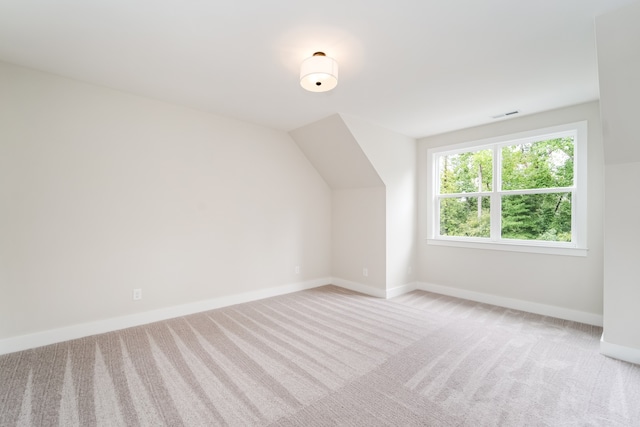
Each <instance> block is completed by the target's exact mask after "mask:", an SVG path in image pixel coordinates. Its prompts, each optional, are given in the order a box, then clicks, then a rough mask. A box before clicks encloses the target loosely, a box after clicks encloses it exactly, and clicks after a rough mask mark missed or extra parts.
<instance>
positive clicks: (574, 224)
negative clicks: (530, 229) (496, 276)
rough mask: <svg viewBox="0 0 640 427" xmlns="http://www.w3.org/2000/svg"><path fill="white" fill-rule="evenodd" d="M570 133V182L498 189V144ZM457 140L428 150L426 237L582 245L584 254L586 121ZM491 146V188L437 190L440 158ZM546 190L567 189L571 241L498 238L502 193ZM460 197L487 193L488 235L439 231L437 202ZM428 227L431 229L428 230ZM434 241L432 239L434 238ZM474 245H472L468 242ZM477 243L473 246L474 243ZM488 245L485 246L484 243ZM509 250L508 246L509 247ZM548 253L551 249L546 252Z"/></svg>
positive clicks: (521, 244) (533, 192)
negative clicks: (459, 191)
mask: <svg viewBox="0 0 640 427" xmlns="http://www.w3.org/2000/svg"><path fill="white" fill-rule="evenodd" d="M564 137H573V143H574V146H573V149H574V152H573V163H574V164H573V185H572V186H567V187H548V188H535V189H519V190H499V189H500V188H501V187H502V176H501V173H502V148H503V147H506V146H514V145H521V144H525V143H535V142H540V141H546V140H549V139H556V138H564ZM484 142H485V143H482V141H479V142H471V143H464V144H458V145H456V146H453V147H441V148H435V149H430V150H428V153H429V168H430V169H431V171H432V172H431V174H432V175H431V176H432V177H433V181H432V186H430V187H429V189H430V190H428V193H431V198H430V199H429V200H430V206H428V217H430V218H431V219H430V220H429V221H428V226H427V229H428V233H429V234H428V236H429V237H428V241H429V242H431V241H433V240H434V239H435V240H441V241H460V242H467V241H468V242H474V241H475V242H489V243H498V244H506V245H518V246H531V247H537V246H544V247H558V248H579V249H585V251H584V253H583V254H584V255H586V244H585V243H586V237H585V234H586V213H581V212H580V211H579V209H580V210H584V209H586V188H585V186H584V185H585V183H584V182H581V180H583V179H586V169H585V168H586V122H580V123H572V124H567V125H561V126H556V127H554V128H547V129H546V130H541V131H531V132H523V133H522V134H518V135H515V136H505V137H499V138H493V139H491V140H485V141H484ZM486 149H491V150H493V157H492V165H493V179H492V183H491V184H492V191H477V192H466V193H445V194H441V193H440V179H441V176H440V159H441V158H442V157H443V156H445V155H447V156H451V155H455V154H462V153H469V152H472V153H473V152H477V151H481V150H486ZM548 193H569V195H570V197H571V242H558V241H552V240H517V239H510V238H502V224H501V222H502V197H503V196H509V195H529V194H548ZM461 197H489V198H490V206H491V208H490V215H491V233H490V237H489V238H486V237H465V236H447V235H442V234H441V230H440V224H441V223H440V204H441V200H443V199H447V198H461ZM429 230H431V231H429ZM434 243H436V242H434ZM472 247H474V246H472ZM476 247H477V246H476ZM487 247H488V246H487ZM510 250H511V249H510ZM534 252H536V251H534ZM550 253H552V252H550Z"/></svg>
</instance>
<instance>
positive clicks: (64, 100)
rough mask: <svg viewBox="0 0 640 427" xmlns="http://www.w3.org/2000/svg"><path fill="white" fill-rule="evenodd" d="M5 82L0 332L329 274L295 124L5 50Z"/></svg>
mask: <svg viewBox="0 0 640 427" xmlns="http://www.w3.org/2000/svg"><path fill="white" fill-rule="evenodd" d="M0 94H1V96H0V339H2V338H6V337H12V336H17V335H21V334H28V333H32V332H37V331H42V330H47V329H53V328H61V327H65V326H68V325H74V324H78V323H83V322H89V321H94V320H99V319H106V318H111V317H115V316H123V315H128V314H132V313H139V312H143V311H146V310H152V309H157V308H162V307H169V306H173V305H178V304H185V303H189V302H194V301H201V300H205V299H209V298H215V297H219V296H225V295H232V294H237V293H240V292H247V291H254V290H260V289H265V288H269V287H273V286H279V285H285V284H291V283H296V282H302V281H305V280H310V279H315V278H322V277H328V276H330V263H331V259H330V250H331V248H330V245H331V243H330V235H331V191H330V189H329V187H328V186H327V184H326V183H325V182H324V180H323V179H322V178H321V177H320V176H319V175H318V173H317V172H316V170H315V169H314V168H313V167H312V166H311V164H310V163H309V161H308V160H307V159H306V158H305V156H304V155H303V154H302V152H301V151H300V149H299V148H298V147H297V146H296V144H295V143H294V142H293V141H292V140H291V138H290V137H289V136H288V135H287V134H285V133H283V132H279V131H274V130H270V129H266V128H263V127H259V126H255V125H251V124H247V123H242V122H239V121H234V120H229V119H224V118H221V117H218V116H214V115H211V114H206V113H202V112H198V111H194V110H190V109H187V108H182V107H178V106H174V105H170V104H165V103H162V102H157V101H154V100H150V99H144V98H140V97H136V96H132V95H128V94H125V93H121V92H117V91H113V90H109V89H105V88H101V87H96V86H92V85H87V84H83V83H80V82H76V81H72V80H67V79H63V78H60V77H56V76H53V75H49V74H45V73H40V72H35V71H30V70H26V69H23V68H19V67H15V66H12V65H8V64H1V63H0ZM296 265H298V266H301V273H300V274H298V275H296V274H294V267H295V266H296ZM133 288H141V289H142V292H143V299H142V300H141V301H138V302H133V301H132V298H131V292H132V289H133Z"/></svg>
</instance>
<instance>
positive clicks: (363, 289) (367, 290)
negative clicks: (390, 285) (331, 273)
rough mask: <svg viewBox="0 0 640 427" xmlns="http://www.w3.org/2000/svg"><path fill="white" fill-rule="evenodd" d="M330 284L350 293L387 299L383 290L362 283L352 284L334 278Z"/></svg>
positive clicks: (348, 281)
mask: <svg viewBox="0 0 640 427" xmlns="http://www.w3.org/2000/svg"><path fill="white" fill-rule="evenodd" d="M332 283H333V284H334V285H336V286H339V287H341V288H345V289H349V290H350V291H354V292H360V293H361V294H365V295H370V296H372V297H377V298H386V297H387V292H386V291H385V290H384V289H378V288H374V287H373V286H371V285H365V284H364V283H358V282H352V281H350V280H345V279H341V278H339V277H334V278H333V282H332Z"/></svg>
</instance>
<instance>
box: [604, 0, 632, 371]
mask: <svg viewBox="0 0 640 427" xmlns="http://www.w3.org/2000/svg"><path fill="white" fill-rule="evenodd" d="M639 21H640V2H635V3H633V4H631V5H629V6H626V7H624V8H622V9H619V10H617V11H614V12H610V13H608V14H606V15H603V16H600V17H598V18H597V19H596V40H597V47H598V74H599V79H600V97H601V115H602V122H603V128H604V132H603V134H604V147H605V163H606V175H605V177H606V187H605V188H606V210H605V228H604V230H605V253H604V269H605V270H604V271H605V274H604V334H603V347H602V350H603V352H604V353H605V354H608V355H611V356H614V357H619V358H621V359H624V360H628V361H632V362H635V363H640V328H638V324H640V308H639V302H640V279H639V278H638V277H639V275H638V261H639V260H640V246H639V242H640V227H639V225H638V223H639V221H638V218H639V216H640V215H639V212H640V199H639V198H638V197H637V195H636V193H637V187H638V183H640V124H638V113H639V112H640V109H639V108H638V99H640V84H639V83H638V82H639V81H640V80H639V76H640V26H639V25H638V22H639Z"/></svg>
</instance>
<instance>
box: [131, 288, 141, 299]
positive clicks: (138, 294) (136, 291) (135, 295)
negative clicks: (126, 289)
mask: <svg viewBox="0 0 640 427" xmlns="http://www.w3.org/2000/svg"><path fill="white" fill-rule="evenodd" d="M139 299H142V289H134V290H133V300H134V301H138V300H139Z"/></svg>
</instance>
